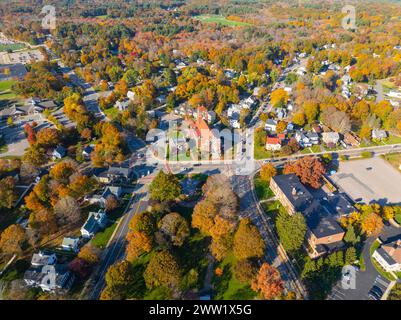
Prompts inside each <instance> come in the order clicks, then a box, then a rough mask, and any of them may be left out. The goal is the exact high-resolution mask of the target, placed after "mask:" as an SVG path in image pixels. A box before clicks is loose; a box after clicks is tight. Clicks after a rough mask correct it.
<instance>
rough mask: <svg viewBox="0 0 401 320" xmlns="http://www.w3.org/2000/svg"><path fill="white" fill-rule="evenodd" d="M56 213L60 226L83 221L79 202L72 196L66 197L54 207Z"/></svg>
mask: <svg viewBox="0 0 401 320" xmlns="http://www.w3.org/2000/svg"><path fill="white" fill-rule="evenodd" d="M54 213H55V215H56V218H57V224H58V225H59V226H64V225H67V224H72V223H76V222H78V221H79V220H80V219H81V209H80V208H79V205H78V202H77V200H75V199H74V198H73V197H70V196H66V197H64V198H61V199H60V200H59V201H57V203H56V205H55V206H54Z"/></svg>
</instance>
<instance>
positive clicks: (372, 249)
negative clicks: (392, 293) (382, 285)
mask: <svg viewBox="0 0 401 320" xmlns="http://www.w3.org/2000/svg"><path fill="white" fill-rule="evenodd" d="M379 247H380V242H379V241H378V240H376V241H375V242H373V244H372V246H371V247H370V249H369V253H370V260H371V261H372V264H373V266H374V267H375V269H376V270H377V272H378V273H380V275H381V276H383V277H385V278H386V279H388V280H390V281H393V280H395V279H394V277H393V276H392V275H391V273H389V272H386V271H385V270H384V269H383V268H382V267H381V266H380V265H379V263H378V262H377V261H376V260H375V259H374V258H373V257H372V255H373V252H375V251H376V249H378V248H379Z"/></svg>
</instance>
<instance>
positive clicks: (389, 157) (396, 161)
mask: <svg viewBox="0 0 401 320" xmlns="http://www.w3.org/2000/svg"><path fill="white" fill-rule="evenodd" d="M383 159H384V160H386V161H388V162H389V163H390V164H391V165H392V166H393V167H394V168H395V169H397V170H398V169H399V167H400V165H401V153H390V154H386V155H384V156H383Z"/></svg>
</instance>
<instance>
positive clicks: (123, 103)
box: [114, 99, 130, 111]
mask: <svg viewBox="0 0 401 320" xmlns="http://www.w3.org/2000/svg"><path fill="white" fill-rule="evenodd" d="M129 103H130V100H129V99H124V100H122V101H117V102H116V103H115V105H114V106H115V107H116V108H117V109H118V110H119V111H125V110H127V109H128V106H129Z"/></svg>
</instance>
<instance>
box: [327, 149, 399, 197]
mask: <svg viewBox="0 0 401 320" xmlns="http://www.w3.org/2000/svg"><path fill="white" fill-rule="evenodd" d="M331 178H332V180H333V181H334V182H335V184H336V185H337V186H338V187H340V189H342V191H344V192H346V193H347V194H348V195H349V196H350V197H351V198H352V199H353V200H354V201H355V202H363V203H373V202H374V203H379V204H381V205H384V204H387V203H393V204H397V203H401V197H400V195H401V173H400V172H398V171H397V170H396V169H394V168H393V167H392V166H391V165H390V164H389V163H387V162H386V161H385V160H384V159H382V158H380V157H374V158H371V159H364V160H353V161H343V162H341V163H340V167H339V170H338V172H337V173H335V174H333V175H331Z"/></svg>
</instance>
